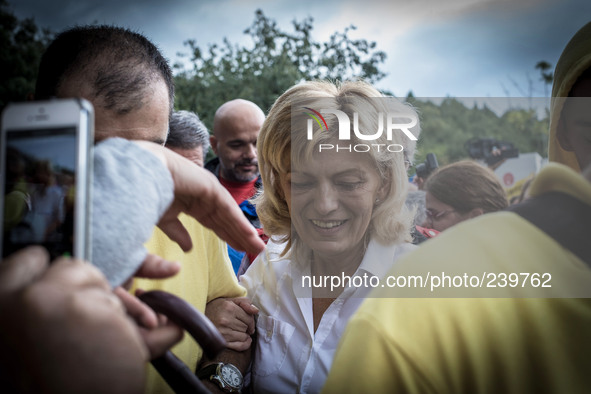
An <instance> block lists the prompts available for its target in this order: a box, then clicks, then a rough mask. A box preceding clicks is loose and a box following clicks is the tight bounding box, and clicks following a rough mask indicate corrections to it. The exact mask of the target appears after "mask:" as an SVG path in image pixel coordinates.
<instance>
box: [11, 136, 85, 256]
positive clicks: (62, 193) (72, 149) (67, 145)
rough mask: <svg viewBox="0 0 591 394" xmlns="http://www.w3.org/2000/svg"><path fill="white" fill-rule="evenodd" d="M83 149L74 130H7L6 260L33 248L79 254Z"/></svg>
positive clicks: (51, 253) (57, 253)
mask: <svg viewBox="0 0 591 394" xmlns="http://www.w3.org/2000/svg"><path fill="white" fill-rule="evenodd" d="M77 146H78V144H77V137H76V129H75V128H74V127H72V128H51V129H35V130H18V131H11V130H6V152H5V153H6V154H5V156H4V157H5V158H6V159H5V160H6V161H5V163H4V168H5V169H6V173H5V177H4V182H5V184H4V207H3V209H4V212H3V222H4V223H3V230H4V231H3V249H2V254H3V256H2V257H5V256H7V255H9V254H11V253H13V252H15V251H16V250H18V249H21V248H23V247H25V246H28V245H33V244H35V245H43V246H44V247H45V248H46V249H47V250H48V251H49V253H50V255H51V258H52V259H54V258H56V257H58V256H63V255H69V256H71V255H73V252H74V234H75V232H74V212H75V209H74V208H75V207H74V206H75V204H76V160H77V153H78V151H77Z"/></svg>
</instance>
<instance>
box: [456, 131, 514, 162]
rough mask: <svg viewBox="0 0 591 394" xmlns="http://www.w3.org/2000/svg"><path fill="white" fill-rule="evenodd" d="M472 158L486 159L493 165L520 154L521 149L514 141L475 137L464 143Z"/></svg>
mask: <svg viewBox="0 0 591 394" xmlns="http://www.w3.org/2000/svg"><path fill="white" fill-rule="evenodd" d="M464 146H465V147H466V150H467V151H468V154H469V155H470V157H471V158H473V159H477V160H484V161H485V162H486V164H487V165H488V166H489V167H491V166H494V165H495V164H497V163H499V162H500V161H502V160H504V159H510V158H512V157H518V156H519V149H517V148H515V146H513V144H512V143H510V142H505V141H498V140H495V139H494V138H473V139H471V140H469V141H468V142H466V144H465V145H464Z"/></svg>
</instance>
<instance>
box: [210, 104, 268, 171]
mask: <svg viewBox="0 0 591 394" xmlns="http://www.w3.org/2000/svg"><path fill="white" fill-rule="evenodd" d="M264 121H265V114H264V112H263V111H262V110H261V109H260V108H259V107H258V106H257V105H256V104H255V103H253V102H251V101H247V100H243V99H236V100H232V101H228V102H226V103H224V104H223V105H222V106H220V107H219V108H218V110H217V111H216V113H215V117H214V119H213V135H212V136H211V138H210V141H211V147H212V149H213V151H214V152H215V154H216V155H217V156H218V158H219V160H220V177H222V178H224V179H226V180H229V181H234V182H249V181H252V180H254V179H256V178H257V177H258V175H259V167H258V161H257V152H256V141H257V138H258V136H259V132H260V130H261V126H262V125H263V122H264Z"/></svg>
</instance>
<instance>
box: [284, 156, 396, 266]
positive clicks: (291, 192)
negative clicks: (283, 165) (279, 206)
mask: <svg viewBox="0 0 591 394" xmlns="http://www.w3.org/2000/svg"><path fill="white" fill-rule="evenodd" d="M281 187H282V189H283V193H284V195H285V198H286V201H287V205H288V207H289V212H290V215H291V222H292V226H293V227H294V228H295V231H296V232H297V233H298V235H299V237H300V239H301V240H302V242H303V244H304V245H306V246H307V247H308V248H310V249H312V251H314V252H315V254H318V255H319V256H325V257H338V256H351V255H352V254H353V253H356V252H360V253H363V250H364V245H363V240H364V235H365V233H366V231H367V229H368V226H369V223H370V220H371V216H372V212H373V208H374V205H375V203H376V199H379V198H381V197H382V196H383V195H385V193H384V192H383V189H385V188H384V187H381V182H380V177H379V175H378V171H377V169H376V167H375V164H374V163H373V161H372V160H371V158H370V156H369V155H368V154H365V153H357V152H348V151H341V152H338V153H337V152H334V151H328V152H321V153H316V154H314V156H313V158H312V160H309V161H306V162H304V163H302V164H301V165H298V166H297V168H295V167H292V171H291V172H290V173H289V174H287V175H286V176H284V177H283V178H282V179H281Z"/></svg>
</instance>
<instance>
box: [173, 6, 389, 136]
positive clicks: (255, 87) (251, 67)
mask: <svg viewBox="0 0 591 394" xmlns="http://www.w3.org/2000/svg"><path fill="white" fill-rule="evenodd" d="M312 23H313V19H312V18H306V19H304V20H302V21H296V20H294V21H293V22H292V26H293V31H291V32H288V31H285V30H283V29H282V28H281V27H280V26H279V25H278V24H277V22H276V21H274V20H273V19H271V18H268V17H267V16H265V15H264V13H263V11H261V10H257V11H256V13H255V20H254V22H253V23H252V25H251V26H250V27H248V28H247V29H246V30H244V34H246V35H247V36H248V37H249V38H250V44H251V45H250V46H245V45H238V44H232V43H231V42H230V41H229V40H228V39H224V41H223V44H222V45H217V44H210V45H209V46H208V48H207V50H203V49H202V48H201V47H200V46H199V45H198V44H197V42H196V41H195V40H194V39H191V40H187V41H186V42H185V45H186V46H188V47H189V48H190V59H189V66H183V65H181V64H180V63H177V64H176V65H175V68H176V70H177V75H176V77H175V82H176V91H177V96H176V107H177V108H179V109H186V110H191V111H194V112H196V113H197V114H199V116H200V117H201V118H202V119H203V121H204V122H205V123H206V124H207V125H208V126H209V127H211V121H212V119H213V114H214V113H215V110H216V109H217V108H218V107H219V106H220V105H221V104H223V103H224V102H226V101H228V100H231V99H235V98H243V99H247V100H251V101H253V102H255V103H257V104H258V105H259V106H260V107H261V108H262V109H263V110H265V111H266V110H268V109H269V108H270V107H271V105H272V104H273V102H274V101H275V100H276V99H277V97H278V96H279V95H281V94H282V93H283V92H284V91H285V90H287V89H288V88H289V87H291V86H293V85H294V84H296V83H297V82H299V81H301V80H312V79H330V80H345V79H355V78H362V79H364V80H366V81H368V82H370V83H375V82H377V81H379V80H380V79H382V78H383V77H384V76H385V75H386V74H385V73H384V72H383V71H381V70H380V68H379V66H380V64H381V63H383V62H384V60H385V59H386V54H385V53H384V52H382V51H378V50H376V43H375V42H369V41H367V40H363V39H359V40H355V39H352V38H351V37H350V35H349V33H350V32H351V30H354V29H355V27H354V26H349V27H348V28H346V29H345V30H344V31H343V32H335V33H334V34H333V35H332V36H331V37H330V39H329V40H328V42H317V41H315V40H314V39H313V38H312V34H311V33H312V30H313V25H312ZM185 57H186V55H185Z"/></svg>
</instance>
